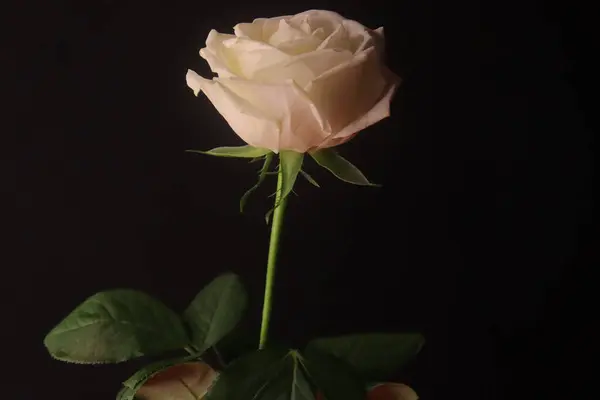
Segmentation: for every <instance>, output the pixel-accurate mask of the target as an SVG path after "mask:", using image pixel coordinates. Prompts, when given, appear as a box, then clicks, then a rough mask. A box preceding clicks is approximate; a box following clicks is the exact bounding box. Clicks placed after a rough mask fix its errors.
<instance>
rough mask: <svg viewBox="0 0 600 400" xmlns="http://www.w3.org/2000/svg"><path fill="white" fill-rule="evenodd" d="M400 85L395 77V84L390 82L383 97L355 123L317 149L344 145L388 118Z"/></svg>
mask: <svg viewBox="0 0 600 400" xmlns="http://www.w3.org/2000/svg"><path fill="white" fill-rule="evenodd" d="M399 85H400V78H397V77H396V80H395V82H392V83H391V84H390V85H389V87H388V89H387V91H386V92H385V94H384V96H383V97H382V98H381V99H380V100H379V101H378V102H377V103H376V104H375V106H373V108H371V109H370V110H369V111H368V112H367V113H365V114H364V115H362V116H361V117H360V118H359V119H357V120H356V121H353V122H352V123H350V124H349V125H348V126H346V127H345V128H344V129H342V130H341V131H340V132H338V133H336V134H335V135H332V136H331V137H329V138H327V139H326V140H325V141H324V142H323V143H321V144H320V145H319V148H325V147H335V146H339V145H340V144H343V143H346V142H347V141H349V140H350V139H352V138H353V137H354V136H355V135H356V134H357V133H358V132H360V131H362V130H364V129H366V128H367V127H369V126H371V125H374V124H375V123H377V122H379V121H381V120H382V119H384V118H387V117H389V116H390V103H391V101H392V98H393V97H394V93H395V92H396V89H397V88H398V86H399Z"/></svg>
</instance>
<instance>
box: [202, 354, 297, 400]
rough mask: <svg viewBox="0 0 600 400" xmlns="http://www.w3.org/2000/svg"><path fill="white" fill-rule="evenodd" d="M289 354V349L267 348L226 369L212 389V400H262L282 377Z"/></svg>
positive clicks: (209, 394) (210, 391) (248, 355)
mask: <svg viewBox="0 0 600 400" xmlns="http://www.w3.org/2000/svg"><path fill="white" fill-rule="evenodd" d="M286 355H287V351H286V350H285V349H279V348H276V347H267V348H265V349H263V350H256V351H254V352H252V353H249V354H246V355H244V356H242V357H240V358H238V359H237V360H235V361H234V362H233V363H231V364H230V365H229V366H227V368H225V369H224V370H223V371H222V372H221V374H220V375H219V378H218V379H217V381H216V383H215V384H214V385H213V387H212V388H211V389H210V390H209V392H208V395H207V399H208V400H248V399H259V398H260V396H261V394H262V393H263V392H264V390H265V388H266V387H267V386H268V385H269V383H270V382H272V381H273V379H274V378H276V377H277V376H278V373H279V372H280V371H281V368H282V367H283V365H284V361H285V360H284V358H285V357H286Z"/></svg>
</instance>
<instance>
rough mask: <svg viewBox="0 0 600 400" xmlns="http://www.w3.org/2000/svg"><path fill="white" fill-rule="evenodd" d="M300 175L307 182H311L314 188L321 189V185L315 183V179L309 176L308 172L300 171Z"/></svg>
mask: <svg viewBox="0 0 600 400" xmlns="http://www.w3.org/2000/svg"><path fill="white" fill-rule="evenodd" d="M300 173H301V174H302V176H303V177H304V179H306V180H307V181H309V182H310V183H311V184H312V185H314V186H316V187H318V188H320V187H321V186H319V184H318V183H317V181H315V180H314V179H313V177H312V176H310V175H309V174H308V172H306V171H303V170H300Z"/></svg>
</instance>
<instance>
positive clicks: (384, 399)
mask: <svg viewBox="0 0 600 400" xmlns="http://www.w3.org/2000/svg"><path fill="white" fill-rule="evenodd" d="M418 399H419V396H418V395H417V393H416V392H415V391H414V390H413V389H412V388H411V387H410V386H407V385H404V384H402V383H382V384H380V385H377V386H375V387H374V388H372V389H371V390H370V391H369V393H367V400H418Z"/></svg>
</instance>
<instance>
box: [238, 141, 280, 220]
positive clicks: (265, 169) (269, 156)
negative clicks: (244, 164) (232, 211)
mask: <svg viewBox="0 0 600 400" xmlns="http://www.w3.org/2000/svg"><path fill="white" fill-rule="evenodd" d="M264 159H265V161H264V164H263V166H262V168H261V169H260V171H259V172H258V182H256V185H254V186H252V187H251V188H250V189H248V190H247V191H246V193H244V195H243V196H242V198H241V199H240V212H241V213H242V212H244V206H245V205H246V202H247V201H248V198H249V197H250V195H251V194H252V193H253V192H254V191H255V190H256V189H258V188H259V186H260V185H261V184H262V183H263V182H264V180H265V178H266V177H267V173H268V171H269V167H270V166H271V161H272V160H273V153H267V155H266V156H264Z"/></svg>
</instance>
